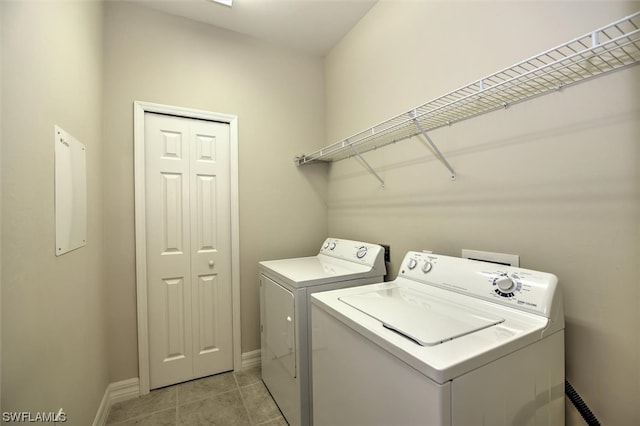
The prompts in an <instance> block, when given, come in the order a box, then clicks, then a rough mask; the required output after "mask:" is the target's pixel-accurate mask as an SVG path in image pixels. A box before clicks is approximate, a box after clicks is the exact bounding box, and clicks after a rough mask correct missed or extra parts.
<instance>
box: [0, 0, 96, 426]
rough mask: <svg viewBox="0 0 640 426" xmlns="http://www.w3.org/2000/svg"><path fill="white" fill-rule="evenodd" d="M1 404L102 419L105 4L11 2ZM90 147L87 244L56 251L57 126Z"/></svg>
mask: <svg viewBox="0 0 640 426" xmlns="http://www.w3.org/2000/svg"><path fill="white" fill-rule="evenodd" d="M2 6H3V9H4V10H3V12H2V35H1V37H2V56H3V57H2V87H1V90H2V107H1V110H2V179H1V180H2V409H3V410H4V411H29V412H32V413H34V414H35V413H36V412H42V411H45V412H49V411H55V412H57V411H58V410H59V409H60V408H62V409H63V410H64V412H65V413H66V414H67V418H68V423H67V424H73V425H87V424H91V422H92V421H93V418H94V416H95V414H96V411H97V409H98V405H99V403H100V400H101V399H102V396H103V394H104V391H105V388H106V386H107V384H108V372H107V365H108V364H107V357H106V346H107V342H106V321H105V319H106V315H105V310H104V297H103V296H104V291H103V290H104V287H103V285H104V283H105V281H104V274H103V270H102V269H103V249H102V244H103V209H102V24H103V11H102V5H101V4H100V3H96V2H64V3H54V4H52V3H36V2H3V4H2ZM55 124H57V125H59V126H61V127H62V128H63V129H64V130H66V131H68V132H69V133H71V134H72V135H73V136H74V137H76V138H77V139H78V140H80V141H81V142H82V143H83V144H85V146H86V148H87V186H88V191H87V192H88V225H87V226H88V227H87V245H86V246H85V247H82V248H80V249H78V250H75V251H73V252H70V253H67V254H65V255H63V256H61V257H56V256H55V219H54V181H53V177H54V169H53V166H54V158H53V153H54V142H53V141H54V139H53V134H54V125H55Z"/></svg>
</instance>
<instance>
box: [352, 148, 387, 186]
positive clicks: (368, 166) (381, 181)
mask: <svg viewBox="0 0 640 426" xmlns="http://www.w3.org/2000/svg"><path fill="white" fill-rule="evenodd" d="M349 148H351V151H353V153H354V154H355V155H356V156H357V157H358V158H359V159H360V161H362V163H363V164H364V165H365V167H366V168H367V169H368V170H369V171H370V172H371V174H372V175H374V176H375V177H376V179H378V180H379V181H380V184H381V185H382V187H383V188H384V180H382V178H381V177H380V175H379V174H378V173H376V171H375V170H373V167H371V165H370V164H369V163H368V162H367V160H365V159H364V157H363V156H362V155H361V154H360V152H358V150H357V149H356V147H355V146H353V145H349Z"/></svg>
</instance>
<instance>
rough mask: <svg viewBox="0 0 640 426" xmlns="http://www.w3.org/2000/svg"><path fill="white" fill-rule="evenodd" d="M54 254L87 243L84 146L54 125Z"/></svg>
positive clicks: (66, 251)
mask: <svg viewBox="0 0 640 426" xmlns="http://www.w3.org/2000/svg"><path fill="white" fill-rule="evenodd" d="M54 137H55V140H54V146H55V212H56V213H55V214H56V256H60V255H63V254H65V253H68V252H70V251H71V250H75V249H77V248H79V247H82V246H84V245H86V244H87V159H86V158H87V157H86V149H85V146H84V145H83V144H81V143H80V142H79V141H78V140H77V139H75V138H74V137H73V136H71V135H70V134H69V133H67V132H65V131H64V130H62V129H61V128H60V127H58V126H55V135H54Z"/></svg>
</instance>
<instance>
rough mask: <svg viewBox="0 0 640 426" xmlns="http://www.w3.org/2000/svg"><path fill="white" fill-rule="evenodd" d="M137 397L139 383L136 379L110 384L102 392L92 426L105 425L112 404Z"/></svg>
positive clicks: (138, 394)
mask: <svg viewBox="0 0 640 426" xmlns="http://www.w3.org/2000/svg"><path fill="white" fill-rule="evenodd" d="M138 396H140V381H139V380H138V378H137V377H134V378H131V379H127V380H121V381H119V382H115V383H110V384H109V385H108V386H107V389H105V391H104V396H103V397H102V401H101V402H100V406H99V407H98V412H97V413H96V417H95V419H94V420H93V426H104V425H106V424H107V418H108V417H109V410H111V406H112V405H113V404H116V403H118V402H122V401H126V400H128V399H133V398H137V397H138Z"/></svg>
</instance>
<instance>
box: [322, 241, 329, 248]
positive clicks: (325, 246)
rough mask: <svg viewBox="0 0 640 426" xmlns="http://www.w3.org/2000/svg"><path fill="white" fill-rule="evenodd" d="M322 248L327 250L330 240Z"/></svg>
mask: <svg viewBox="0 0 640 426" xmlns="http://www.w3.org/2000/svg"><path fill="white" fill-rule="evenodd" d="M322 248H324V249H325V250H326V249H328V248H329V241H327V242H325V243H324V246H323V247H322Z"/></svg>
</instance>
